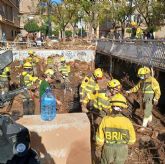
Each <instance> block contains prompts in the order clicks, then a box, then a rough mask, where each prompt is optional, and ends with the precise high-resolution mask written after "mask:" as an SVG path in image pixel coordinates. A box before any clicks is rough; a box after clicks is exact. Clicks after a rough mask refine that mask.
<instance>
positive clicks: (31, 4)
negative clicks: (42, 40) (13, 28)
mask: <svg viewBox="0 0 165 164" xmlns="http://www.w3.org/2000/svg"><path fill="white" fill-rule="evenodd" d="M38 4H39V0H21V1H20V28H21V34H22V35H23V36H26V35H27V31H26V30H24V25H25V24H26V23H27V22H28V21H29V20H31V19H35V20H37V21H38V20H40V19H39V16H38V14H39V13H37V10H38V9H37V6H38Z"/></svg>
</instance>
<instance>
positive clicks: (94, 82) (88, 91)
mask: <svg viewBox="0 0 165 164" xmlns="http://www.w3.org/2000/svg"><path fill="white" fill-rule="evenodd" d="M102 78H103V72H102V70H101V69H100V68H97V69H95V71H94V73H93V75H92V76H91V77H90V79H89V81H88V83H87V85H86V86H85V87H84V90H83V92H84V93H83V94H84V98H83V100H82V111H83V112H88V110H87V109H86V105H87V104H88V103H89V101H90V100H91V99H94V98H95V96H94V97H93V98H91V97H92V96H91V95H93V93H95V92H97V91H98V90H99V89H100V87H99V84H98V81H99V80H102ZM94 95H95V94H94Z"/></svg>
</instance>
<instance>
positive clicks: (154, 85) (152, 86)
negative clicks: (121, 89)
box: [130, 76, 161, 100]
mask: <svg viewBox="0 0 165 164" xmlns="http://www.w3.org/2000/svg"><path fill="white" fill-rule="evenodd" d="M139 89H141V90H142V93H143V94H153V95H154V98H155V99H157V100H159V98H160V95H161V91H160V86H159V83H158V81H157V80H156V79H155V78H154V77H152V76H150V77H148V78H147V79H145V80H140V81H139V83H138V84H137V85H136V86H135V87H134V88H132V89H131V90H130V91H131V92H132V93H134V92H137V91H138V90H139Z"/></svg>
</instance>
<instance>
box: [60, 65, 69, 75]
mask: <svg viewBox="0 0 165 164" xmlns="http://www.w3.org/2000/svg"><path fill="white" fill-rule="evenodd" d="M59 71H60V72H61V73H62V75H64V76H68V75H69V72H70V71H69V70H68V66H67V65H66V64H65V65H61V67H60V68H59Z"/></svg>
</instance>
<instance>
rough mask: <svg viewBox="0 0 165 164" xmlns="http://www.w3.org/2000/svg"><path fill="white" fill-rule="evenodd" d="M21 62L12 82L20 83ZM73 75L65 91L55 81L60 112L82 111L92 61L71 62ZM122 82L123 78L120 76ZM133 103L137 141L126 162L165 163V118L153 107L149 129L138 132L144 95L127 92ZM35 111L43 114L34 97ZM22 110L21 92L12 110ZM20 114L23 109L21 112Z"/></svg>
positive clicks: (130, 112)
mask: <svg viewBox="0 0 165 164" xmlns="http://www.w3.org/2000/svg"><path fill="white" fill-rule="evenodd" d="M18 65H19V62H14V63H12V65H11V67H12V72H11V75H12V76H11V83H16V84H19V75H20V73H21V71H22V68H20V67H18ZM70 65H71V74H70V77H69V79H70V84H69V85H70V88H71V90H67V91H66V93H65V94H64V89H63V85H61V84H60V82H59V81H58V80H55V81H54V86H55V88H54V89H53V91H54V93H55V95H56V98H57V99H58V100H60V101H61V102H62V105H61V106H57V112H58V113H68V112H81V108H80V104H79V97H78V86H79V85H80V83H81V80H82V78H83V76H84V75H85V74H88V73H90V72H92V71H93V69H94V67H93V65H94V64H93V63H88V64H87V63H85V62H80V61H75V62H72V63H70ZM42 73H43V72H42V69H39V75H40V76H41V75H42ZM119 80H120V81H122V79H119ZM124 80H125V81H122V82H125V83H129V82H128V81H127V79H124ZM126 96H127V98H128V101H129V104H130V107H129V109H130V111H127V112H126V115H127V116H128V117H129V118H130V119H131V120H132V122H133V123H134V127H135V130H136V137H137V141H136V143H135V144H134V145H132V146H129V156H128V160H127V161H126V163H127V164H134V163H136V164H137V163H139V164H141V163H143V164H150V163H156V164H160V163H162V164H163V163H165V128H164V125H165V117H164V116H163V115H161V114H160V113H159V110H158V108H157V107H154V109H153V121H152V123H151V124H150V125H149V127H148V129H146V130H145V132H144V133H139V132H137V130H138V129H139V128H140V126H141V124H142V118H143V109H142V106H141V94H140V93H139V94H137V95H135V94H131V95H129V96H128V95H126ZM35 103H36V110H35V114H39V113H40V109H39V99H38V98H37V97H35ZM21 110H22V98H21V95H19V96H17V97H16V98H15V100H14V102H13V105H12V109H11V111H14V112H13V113H14V114H15V113H16V114H17V113H19V112H20V111H21ZM20 113H21V112H20Z"/></svg>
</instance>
